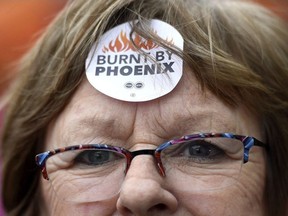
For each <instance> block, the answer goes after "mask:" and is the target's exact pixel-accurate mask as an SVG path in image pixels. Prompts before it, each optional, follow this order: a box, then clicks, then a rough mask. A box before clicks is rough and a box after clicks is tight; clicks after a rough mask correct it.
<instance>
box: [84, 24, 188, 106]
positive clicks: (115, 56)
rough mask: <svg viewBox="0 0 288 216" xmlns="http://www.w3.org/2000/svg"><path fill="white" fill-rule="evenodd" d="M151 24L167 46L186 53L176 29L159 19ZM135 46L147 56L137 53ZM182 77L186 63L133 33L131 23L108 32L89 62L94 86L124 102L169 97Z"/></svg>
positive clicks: (89, 70)
mask: <svg viewBox="0 0 288 216" xmlns="http://www.w3.org/2000/svg"><path fill="white" fill-rule="evenodd" d="M149 25H150V27H151V29H152V30H153V32H155V33H156V34H157V35H158V36H159V37H160V38H162V39H163V40H165V41H167V44H171V45H173V46H176V47H178V48H179V49H181V50H183V43H184V42H183V38H182V36H181V35H180V33H179V32H178V31H177V30H176V29H175V28H174V27H173V26H171V25H169V24H167V23H165V22H162V21H160V20H151V22H150V23H149ZM130 38H132V40H133V42H132V41H131V40H130ZM135 45H136V46H137V47H139V48H140V49H141V51H142V52H144V53H146V54H148V56H147V55H144V54H143V53H140V52H139V51H137V49H136V48H135ZM182 74H183V60H182V59H181V58H180V57H179V56H177V55H175V54H173V53H172V52H171V51H169V50H167V49H165V48H163V47H161V46H159V45H158V44H156V43H154V42H153V41H152V40H146V39H144V38H142V37H141V36H139V35H138V34H136V33H132V34H131V23H124V24H121V25H119V26H116V27H114V28H113V29H111V30H109V31H107V32H106V33H105V34H104V35H103V36H102V37H101V39H100V41H99V43H98V45H97V46H96V45H95V46H94V47H92V49H91V51H90V53H89V55H88V58H87V59H86V76H87V78H88V80H89V82H90V83H91V85H92V86H93V87H94V88H96V89H97V90H98V91H100V92H102V93H103V94H105V95H108V96H110V97H112V98H115V99H118V100H123V101H131V102H141V101H149V100H153V99H156V98H159V97H161V96H163V95H166V94H168V93H169V92H171V91H172V90H173V89H174V88H175V87H176V85H177V84H178V82H179V81H180V79H181V77H182Z"/></svg>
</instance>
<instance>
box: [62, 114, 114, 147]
mask: <svg viewBox="0 0 288 216" xmlns="http://www.w3.org/2000/svg"><path fill="white" fill-rule="evenodd" d="M67 124H68V127H67V130H65V131H64V133H63V138H64V140H65V141H66V142H67V141H70V142H71V143H73V142H75V141H77V143H75V144H85V143H90V142H91V141H92V140H95V139H96V140H97V141H98V142H99V141H100V140H98V139H101V140H103V139H105V140H106V139H110V135H111V134H113V132H114V128H115V124H116V123H115V119H112V118H105V117H104V116H103V115H99V114H94V115H93V116H91V115H88V116H87V115H85V116H81V117H78V118H73V119H72V120H71V121H70V122H67ZM79 142H81V143H79Z"/></svg>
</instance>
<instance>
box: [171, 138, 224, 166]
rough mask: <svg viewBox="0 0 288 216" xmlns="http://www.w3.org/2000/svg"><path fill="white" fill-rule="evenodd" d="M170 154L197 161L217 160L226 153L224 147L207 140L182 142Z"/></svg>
mask: <svg viewBox="0 0 288 216" xmlns="http://www.w3.org/2000/svg"><path fill="white" fill-rule="evenodd" d="M171 150H172V149H171ZM170 154H171V156H172V157H183V159H184V158H187V159H188V158H189V159H191V160H193V161H195V162H208V161H215V160H216V159H219V158H223V157H224V156H225V155H226V154H225V151H224V150H223V149H221V148H220V147H218V146H217V145H215V144H213V143H211V142H209V141H205V140H194V141H190V142H186V143H182V144H181V145H180V146H179V147H178V148H177V149H174V150H173V151H171V153H170Z"/></svg>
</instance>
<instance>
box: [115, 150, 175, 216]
mask: <svg viewBox="0 0 288 216" xmlns="http://www.w3.org/2000/svg"><path fill="white" fill-rule="evenodd" d="M164 183H165V178H163V177H162V176H161V175H160V174H159V172H158V171H157V169H156V167H155V163H154V161H153V157H152V156H150V155H141V156H137V157H135V158H134V159H133V161H132V163H131V165H130V168H129V170H128V172H127V174H126V177H125V180H124V182H123V184H122V187H121V191H120V194H119V198H118V201H117V210H118V212H119V213H120V214H121V215H123V216H129V215H139V216H140V215H141V216H142V215H149V216H150V215H151V216H152V215H160V214H161V215H169V214H172V213H173V212H175V211H176V209H177V206H178V201H177V199H176V197H175V196H174V195H173V194H172V193H171V192H170V191H169V190H168V189H167V188H166V187H165V184H164Z"/></svg>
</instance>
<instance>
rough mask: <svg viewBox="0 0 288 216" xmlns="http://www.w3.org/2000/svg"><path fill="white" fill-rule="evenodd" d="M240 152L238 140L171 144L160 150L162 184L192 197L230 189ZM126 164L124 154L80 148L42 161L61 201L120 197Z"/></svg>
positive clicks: (217, 138) (211, 139) (203, 140)
mask: <svg viewBox="0 0 288 216" xmlns="http://www.w3.org/2000/svg"><path fill="white" fill-rule="evenodd" d="M243 150H244V147H243V143H242V142H241V141H239V140H237V139H232V138H221V137H213V138H199V139H196V140H195V139H194V140H193V141H183V142H182V143H177V144H173V145H170V146H168V147H167V148H164V149H163V150H162V152H161V161H162V164H163V166H164V169H165V184H166V186H167V187H168V188H169V187H170V188H172V189H173V190H178V191H185V192H195V193H198V192H203V191H209V190H215V189H221V188H223V187H227V186H229V185H232V184H233V183H235V182H237V178H238V176H239V174H240V172H241V166H242V163H243ZM137 157H138V156H137ZM126 163H127V159H126V156H125V154H122V153H120V152H117V151H112V150H106V149H101V150H98V149H97V150H95V149H85V150H83V149H82V150H72V151H65V152H62V153H59V154H55V155H54V156H52V157H50V158H48V160H47V161H46V169H47V173H48V176H49V181H50V182H51V185H52V187H53V189H54V191H55V193H56V194H57V195H58V196H60V197H59V198H61V199H62V200H65V201H72V202H94V201H100V200H105V199H109V198H112V197H113V196H116V195H117V194H118V193H119V191H120V190H121V185H122V183H123V181H124V178H125V169H126ZM63 195H64V196H63ZM61 196H62V197H61Z"/></svg>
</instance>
